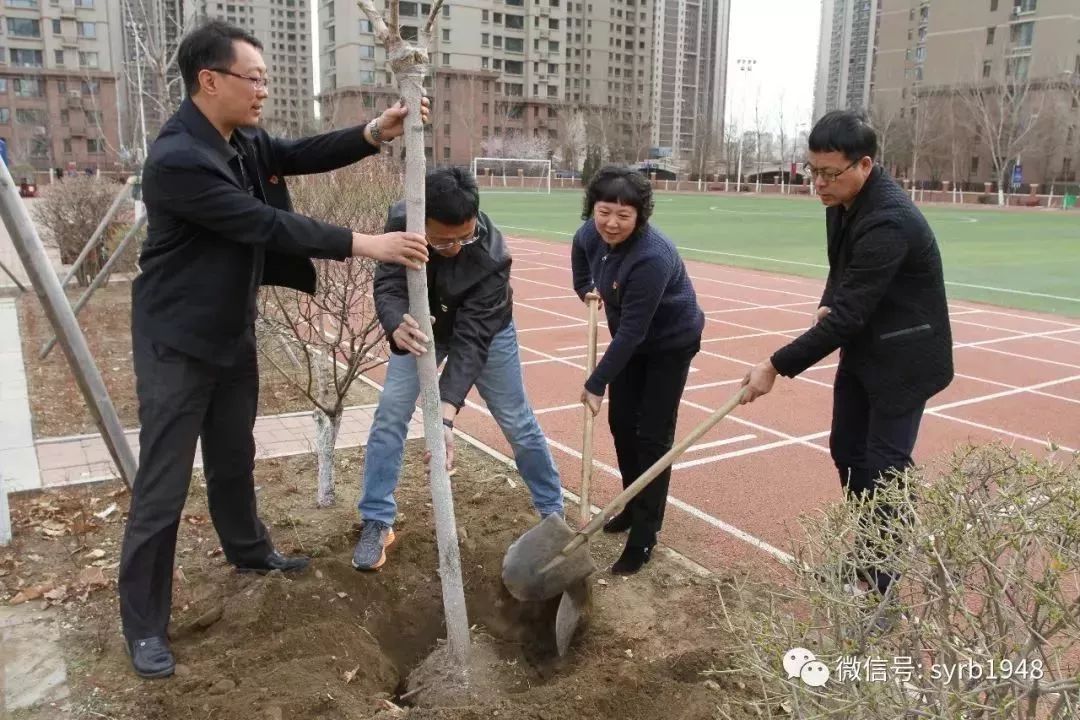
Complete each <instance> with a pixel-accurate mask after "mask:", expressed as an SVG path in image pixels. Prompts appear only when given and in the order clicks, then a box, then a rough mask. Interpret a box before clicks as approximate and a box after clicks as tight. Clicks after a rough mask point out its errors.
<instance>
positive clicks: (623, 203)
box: [571, 166, 705, 574]
mask: <svg viewBox="0 0 1080 720" xmlns="http://www.w3.org/2000/svg"><path fill="white" fill-rule="evenodd" d="M652 211H653V197H652V186H651V185H650V184H649V181H648V180H647V179H646V178H645V176H644V175H642V174H641V173H640V172H638V171H637V170H634V169H633V168H627V167H618V166H607V167H604V168H602V169H601V170H600V171H599V172H597V174H596V176H595V177H593V179H592V181H590V183H589V186H588V188H586V190H585V205H584V209H583V212H582V219H583V220H585V223H584V224H583V225H582V226H581V227H580V228H579V229H578V231H577V233H575V235H574V245H573V251H572V254H571V259H572V263H573V271H574V290H575V291H576V292H577V294H578V297H580V298H582V300H586V299H587V297H588V296H590V295H592V296H599V298H600V299H601V302H602V307H603V308H604V310H605V313H606V315H607V323H608V329H609V330H610V332H611V343H610V344H609V345H608V347H607V350H606V351H605V352H604V355H603V357H602V358H601V359H600V361H599V362H598V363H597V365H596V370H595V372H593V374H592V375H591V376H590V377H589V378H588V379H587V380H586V382H585V388H584V390H583V391H582V393H581V401H582V402H583V403H585V404H586V405H588V406H589V408H590V409H591V410H592V412H593V414H594V415H595V414H597V413H599V412H600V404H601V402H602V400H603V397H604V392H605V390H608V391H609V392H610V396H609V398H608V426H609V427H610V428H611V435H612V437H613V438H614V440H615V452H616V454H617V455H618V459H619V472H620V474H621V475H622V481H623V487H627V486H628V485H630V483H632V482H633V481H634V480H635V479H637V478H638V477H639V476H640V475H641V474H642V473H644V472H645V471H646V470H647V469H648V468H649V467H650V466H651V465H652V464H653V463H654V462H656V461H657V460H658V459H660V458H661V457H662V456H663V455H664V453H666V452H667V451H668V450H670V449H671V446H672V444H673V443H674V440H675V422H676V420H677V418H678V411H679V402H680V400H681V399H682V392H683V387H684V386H685V385H686V377H687V374H688V373H689V372H690V362H691V360H693V358H694V356H695V355H696V354H697V352H698V350H700V348H701V331H702V329H703V328H704V326H705V315H704V313H703V312H702V311H701V308H700V307H699V306H698V302H697V296H696V294H695V293H694V287H693V285H692V284H691V283H690V277H689V275H687V272H686V266H685V265H684V264H683V261H682V258H680V257H679V253H678V251H677V250H676V249H675V245H674V243H672V242H671V240H669V239H668V238H667V237H666V236H665V235H664V234H663V233H661V232H660V231H659V230H657V229H656V228H654V227H653V226H652V225H650V224H649V217H650V216H651V215H652ZM670 479H671V470H670V468H669V469H667V470H665V471H664V472H663V473H661V474H660V475H659V476H657V477H656V479H655V480H653V481H652V482H651V483H649V485H648V486H647V487H646V488H645V489H644V490H643V491H642V492H641V494H639V495H638V496H637V497H636V498H635V499H633V500H632V501H630V503H628V504H627V506H626V508H625V509H624V510H623V511H622V512H621V513H619V514H618V515H616V516H615V517H614V518H612V519H611V520H609V521H608V523H607V524H606V525H605V526H604V530H605V532H609V533H620V532H625V531H626V530H629V531H630V535H629V538H628V539H627V543H626V548H625V549H624V550H623V553H622V555H621V556H620V557H619V559H618V561H616V562H615V564H614V565H613V566H612V568H611V570H612V572H614V573H618V574H632V573H635V572H637V571H638V570H640V569H641V566H642V565H644V564H645V563H646V562H648V561H649V557H650V555H651V553H652V549H653V547H654V546H655V545H656V536H657V533H659V532H660V527H661V525H662V524H663V521H664V508H665V506H666V504H667V491H668V482H669V481H670Z"/></svg>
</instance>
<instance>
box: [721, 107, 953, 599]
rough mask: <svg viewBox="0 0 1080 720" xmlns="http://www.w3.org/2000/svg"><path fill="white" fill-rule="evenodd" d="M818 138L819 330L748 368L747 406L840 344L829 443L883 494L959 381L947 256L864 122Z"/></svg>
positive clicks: (864, 487)
mask: <svg viewBox="0 0 1080 720" xmlns="http://www.w3.org/2000/svg"><path fill="white" fill-rule="evenodd" d="M808 144H809V162H808V163H807V164H806V170H807V172H808V173H810V174H811V175H812V177H813V178H814V186H815V188H816V189H817V192H818V195H819V196H820V198H821V202H822V204H824V205H825V206H826V208H827V209H826V211H825V226H826V229H827V233H828V254H829V277H828V280H827V281H826V283H825V293H824V295H822V298H821V302H820V304H819V307H818V309H817V311H816V312H815V314H814V319H813V325H812V327H811V328H810V329H809V330H808V331H806V332H805V333H803V334H802V335H801V336H799V337H798V338H796V339H795V340H794V341H792V342H791V343H789V344H788V345H786V346H784V347H782V348H780V349H779V350H777V351H776V352H775V353H774V354H773V355H772V357H771V358H770V359H768V360H765V361H763V362H761V363H760V364H758V365H757V366H755V367H754V368H753V369H752V370H751V371H750V372H749V373H748V374H747V376H746V378H745V379H744V380H743V385H744V386H746V388H747V392H746V395H745V397H744V398H743V402H744V403H746V402H752V401H753V400H754V399H755V398H757V397H760V396H761V395H764V394H765V393H767V392H769V391H770V390H771V389H772V386H773V382H774V381H775V379H776V376H777V375H778V374H779V375H783V376H784V377H789V378H791V377H795V376H796V375H799V374H800V373H802V372H803V371H804V370H806V369H807V368H809V367H810V366H812V365H814V364H815V363H817V362H818V361H820V360H821V359H823V358H825V357H826V356H828V355H829V354H830V353H832V352H833V351H834V350H836V349H839V350H840V364H839V367H838V368H837V371H836V380H835V383H834V385H833V417H832V432H831V434H830V436H829V447H830V449H831V452H832V457H833V460H834V461H835V463H836V467H837V469H838V471H839V473H840V483H841V485H842V486H843V488H844V489H845V491H846V493H847V494H848V495H851V496H862V495H863V494H869V495H872V494H873V493H874V490H875V489H876V488H877V487H878V486H879V485H880V484H881V483H882V482H883V481H884V479H885V477H886V476H887V475H889V474H890V473H891V472H892V471H896V472H903V471H904V469H906V468H908V467H910V466H911V465H912V464H913V461H912V458H911V453H912V450H913V448H914V447H915V440H916V436H917V434H918V430H919V422H920V420H921V419H922V414H923V410H924V409H925V407H926V401H927V400H928V399H929V398H930V397H932V396H933V395H935V394H937V393H938V392H940V391H941V390H943V389H944V388H945V387H946V386H947V385H948V384H949V383H950V382H951V381H952V378H953V358H952V330H951V327H950V324H949V309H948V305H947V303H946V298H945V279H944V276H943V273H942V267H941V255H940V254H939V252H938V246H937V241H936V240H935V238H934V233H933V232H932V231H931V230H930V226H929V225H928V224H927V222H926V219H925V218H924V217H923V215H922V213H921V212H919V210H918V208H916V207H915V204H914V203H913V202H912V201H911V198H909V197H908V196H907V193H905V192H904V190H903V188H901V187H900V186H899V185H898V184H897V183H896V182H895V181H894V180H893V179H892V178H891V177H889V176H888V175H887V174H886V173H885V171H884V170H883V169H882V168H881V167H880V166H878V165H875V163H874V156H875V155H876V153H877V134H876V133H875V132H874V129H873V128H872V127H870V125H869V124H868V123H867V122H866V120H865V118H863V117H862V116H860V115H857V114H855V113H853V112H849V111H836V112H831V113H829V114H827V115H825V116H824V117H822V118H821V120H819V121H818V122H817V124H816V125H815V126H814V129H813V130H812V131H811V133H810V138H809V141H808ZM883 510H884V512H895V511H894V509H892V508H884V509H883ZM862 574H863V575H864V577H865V579H866V580H867V582H868V583H870V584H871V585H872V586H876V589H877V590H878V591H879V592H881V593H882V594H884V592H885V591H886V590H887V589H888V587H889V585H890V584H891V582H892V581H893V580H894V579H895V577H894V575H893V574H892V573H890V572H887V571H884V570H881V569H880V568H867V569H864V570H863V572H862Z"/></svg>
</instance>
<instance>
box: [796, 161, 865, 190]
mask: <svg viewBox="0 0 1080 720" xmlns="http://www.w3.org/2000/svg"><path fill="white" fill-rule="evenodd" d="M860 162H862V158H859V159H858V160H855V161H854V162H852V163H851V164H850V165H848V166H847V167H846V168H844V169H843V170H833V169H831V168H830V169H829V170H828V171H827V174H826V171H823V170H817V169H815V168H813V167H811V165H810V163H809V162H805V163H803V172H804V173H806V174H807V175H809V176H810V180H811V182H813V181H814V180H816V179H817V178H821V179H822V180H824V181H825V184H826V185H831V184H832V183H834V182H836V179H837V178H838V177H840V176H841V175H843V174H844V173H846V172H847V171H848V170H850V169H851V168H853V167H855V166H856V165H858V164H859V163H860Z"/></svg>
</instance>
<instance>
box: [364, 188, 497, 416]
mask: <svg viewBox="0 0 1080 720" xmlns="http://www.w3.org/2000/svg"><path fill="white" fill-rule="evenodd" d="M405 219H406V217H405V201H404V200H402V201H399V202H397V203H395V204H394V205H393V206H392V207H391V208H390V212H389V214H388V216H387V220H386V232H393V231H404V230H405ZM476 231H477V234H478V235H479V238H480V239H479V240H477V241H476V242H474V243H472V244H471V245H466V246H465V247H463V248H461V252H459V253H458V254H457V255H455V256H454V257H452V258H447V257H443V256H442V255H439V254H438V253H437V252H434V251H432V253H431V258H430V260H429V261H428V263H427V286H428V304H429V305H430V307H431V316H432V317H433V318H434V323H433V326H432V330H433V331H434V333H435V345H436V347H437V348H438V349H439V350H440V351H445V352H446V354H447V355H446V367H445V368H443V371H442V375H441V376H440V378H439V397H440V398H442V400H443V402H448V403H450V404H451V405H453V406H454V407H456V408H457V409H458V410H460V409H461V407H462V406H463V405H464V404H465V398H466V397H467V396H468V394H469V391H470V390H472V387H473V385H474V384H476V378H478V377H479V376H480V372H481V371H482V370H483V369H484V365H485V364H486V363H487V358H488V350H489V349H490V348H491V341H492V340H493V339H494V338H495V335H496V334H498V333H499V332H501V331H503V330H504V329H506V326H507V325H509V324H510V322H511V321H512V320H513V319H514V300H513V298H514V292H513V290H512V289H511V287H510V264H511V262H512V259H511V257H510V251H509V250H508V249H507V247H506V241H505V240H504V239H503V234H502V232H500V231H499V228H497V227H496V226H495V223H493V222H492V221H491V218H489V217H488V216H487V215H486V214H484V212H483V211H480V212H479V213H478V214H477V219H476ZM375 311H376V312H377V313H378V315H379V322H380V323H381V324H382V326H383V329H384V330H386V336H387V337H388V338H390V349H391V350H392V351H393V352H395V353H398V354H402V353H404V352H405V351H403V350H401V349H400V348H398V347H397V345H396V344H395V343H394V340H393V334H394V330H396V329H397V327H398V325H400V324H401V320H402V316H404V315H405V313H407V312H409V287H408V279H407V276H406V274H405V268H404V266H402V265H391V264H388V263H379V266H378V268H377V269H376V271H375Z"/></svg>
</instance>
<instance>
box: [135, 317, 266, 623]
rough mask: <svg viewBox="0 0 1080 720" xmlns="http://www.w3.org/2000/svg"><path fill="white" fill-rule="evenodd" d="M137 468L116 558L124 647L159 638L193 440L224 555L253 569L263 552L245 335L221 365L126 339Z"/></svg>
mask: <svg viewBox="0 0 1080 720" xmlns="http://www.w3.org/2000/svg"><path fill="white" fill-rule="evenodd" d="M132 339H133V350H134V360H135V377H136V392H137V394H138V398H139V421H140V423H141V424H142V428H141V430H140V432H139V444H140V448H139V470H138V472H137V473H136V475H135V483H134V487H133V489H132V497H131V510H130V512H129V514H128V520H127V527H126V528H125V531H124V545H123V549H122V552H121V556H120V578H119V591H120V617H121V620H122V623H123V628H124V635H125V636H126V637H127V638H128V639H129V640H138V639H142V638H147V637H152V636H164V635H165V633H166V629H167V628H168V624H169V612H170V608H171V605H172V577H173V557H174V554H175V552H176V533H177V530H178V528H179V526H180V517H181V513H182V511H183V508H184V502H185V500H186V499H187V493H188V485H189V484H190V482H191V470H192V464H193V462H194V459H195V445H196V441H197V440H198V439H199V438H200V437H201V438H202V454H203V465H204V471H205V475H206V494H207V501H208V503H209V506H210V517H211V519H212V520H213V523H214V529H215V530H216V531H217V534H218V537H219V538H220V540H221V547H222V549H223V551H224V553H225V557H226V558H227V559H228V560H229V561H230V562H232V563H234V564H258V563H261V562H263V561H264V560H265V558H266V556H267V555H268V554H269V553H270V552H271V551H272V549H273V546H272V545H271V543H270V538H269V535H268V533H267V531H266V527H265V526H264V525H263V524H262V522H261V521H260V520H259V517H258V514H257V513H256V509H255V486H254V468H255V439H254V436H253V434H252V431H253V429H254V426H255V413H256V407H257V405H258V400H259V370H258V361H257V356H256V349H255V343H254V338H252V342H251V347H250V350H249V351H248V350H245V352H243V353H242V354H241V357H240V359H239V360H238V361H237V362H236V363H235V364H234V365H231V366H227V367H222V366H217V365H211V364H208V363H205V362H202V361H200V360H198V359H196V358H193V357H191V356H188V355H185V354H183V353H181V352H178V351H176V350H172V349H170V348H167V347H164V346H162V345H160V344H158V343H155V342H153V341H151V340H149V339H148V338H146V337H144V336H142V335H140V334H138V333H133V338H132Z"/></svg>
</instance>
